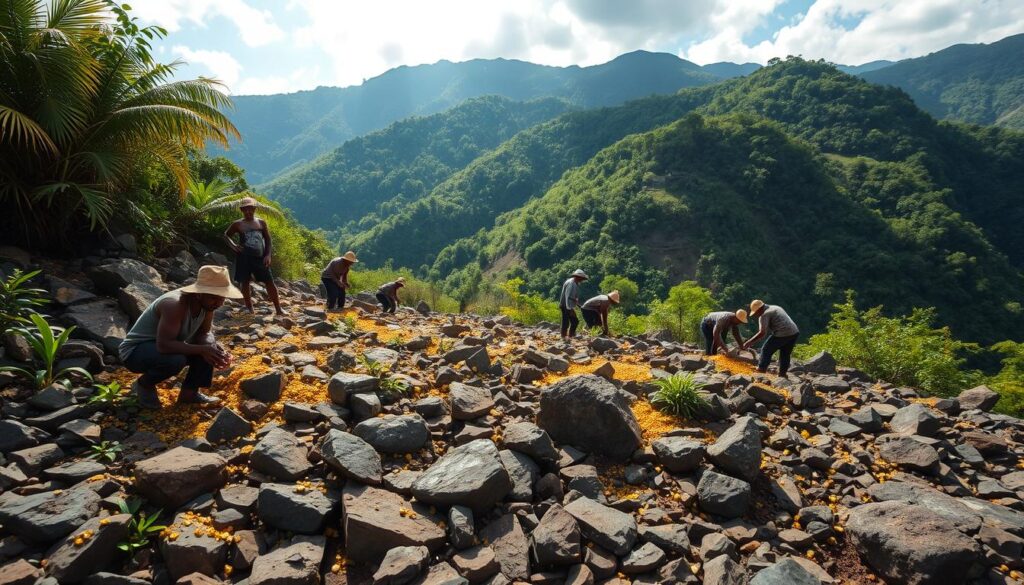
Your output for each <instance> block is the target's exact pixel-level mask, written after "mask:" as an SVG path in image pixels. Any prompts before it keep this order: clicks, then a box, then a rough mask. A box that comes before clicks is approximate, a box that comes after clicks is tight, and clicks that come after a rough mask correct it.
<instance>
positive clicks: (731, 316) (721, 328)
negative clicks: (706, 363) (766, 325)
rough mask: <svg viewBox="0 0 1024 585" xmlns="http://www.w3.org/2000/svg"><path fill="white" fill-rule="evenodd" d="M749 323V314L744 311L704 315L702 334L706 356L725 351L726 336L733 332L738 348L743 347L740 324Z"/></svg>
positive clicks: (701, 325) (701, 324) (717, 312)
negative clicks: (727, 333) (720, 350)
mask: <svg viewBox="0 0 1024 585" xmlns="http://www.w3.org/2000/svg"><path fill="white" fill-rule="evenodd" d="M746 322H747V312H746V311H745V310H743V309H740V310H739V311H736V312H735V313H733V312H732V311H715V312H714V313H708V314H707V315H704V318H703V319H701V322H700V332H701V333H702V334H703V335H704V354H705V355H715V354H716V353H718V350H719V349H722V350H725V349H727V348H726V347H725V334H726V332H728V331H732V336H733V338H734V339H735V340H736V343H737V347H743V336H742V335H740V328H739V325H740V323H744V324H745V323H746Z"/></svg>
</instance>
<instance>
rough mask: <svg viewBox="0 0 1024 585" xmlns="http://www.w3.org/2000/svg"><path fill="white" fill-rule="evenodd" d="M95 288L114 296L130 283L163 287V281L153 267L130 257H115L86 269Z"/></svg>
mask: <svg viewBox="0 0 1024 585" xmlns="http://www.w3.org/2000/svg"><path fill="white" fill-rule="evenodd" d="M86 275H88V276H89V278H90V279H92V282H93V284H94V285H96V290H98V291H100V292H101V293H103V294H106V295H110V296H114V295H116V294H117V291H118V290H120V289H122V288H124V287H126V286H128V285H129V284H132V283H143V284H147V285H150V286H155V287H157V288H161V289H162V288H164V287H165V285H164V281H163V279H162V278H160V273H159V272H157V271H156V269H155V268H153V267H152V266H149V265H147V264H143V263H142V262H139V261H138V260H134V259H132V258H117V259H115V260H111V261H109V262H105V263H103V264H100V265H99V266H93V267H92V268H89V269H88V270H86Z"/></svg>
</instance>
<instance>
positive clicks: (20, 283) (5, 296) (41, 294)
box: [0, 268, 47, 333]
mask: <svg viewBox="0 0 1024 585" xmlns="http://www.w3.org/2000/svg"><path fill="white" fill-rule="evenodd" d="M39 273H40V271H39V270H34V271H32V272H22V271H21V270H20V269H17V268H16V269H15V270H14V272H12V273H11V275H10V276H8V277H7V278H5V279H3V280H0V333H2V332H5V331H7V330H8V329H9V328H10V327H12V326H14V325H18V324H25V323H29V322H30V319H29V317H30V316H31V315H34V314H36V313H37V311H36V307H41V306H43V305H45V304H46V302H47V301H46V291H45V290H43V289H41V288H32V287H30V286H29V281H31V280H32V279H33V278H35V277H36V276H39Z"/></svg>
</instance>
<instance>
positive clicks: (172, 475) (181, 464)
mask: <svg viewBox="0 0 1024 585" xmlns="http://www.w3.org/2000/svg"><path fill="white" fill-rule="evenodd" d="M226 482H227V461H225V460H224V458H223V457H221V456H220V455H217V454H216V453H203V452H201V451H193V450H192V449H187V448H185V447H175V448H174V449H171V450H170V451H166V452H164V453H161V454H159V455H157V456H156V457H150V458H149V459H144V460H142V461H139V462H138V463H136V464H135V489H137V490H138V491H139V493H141V494H142V495H144V496H145V497H146V498H147V499H148V500H150V501H151V502H153V503H155V504H157V505H158V506H164V507H166V508H168V509H177V508H179V507H180V506H181V505H182V504H184V503H185V502H188V501H189V500H191V499H192V498H194V497H196V496H198V495H199V494H203V493H207V492H213V491H216V490H217V488H219V487H220V486H222V485H224V484H225V483H226Z"/></svg>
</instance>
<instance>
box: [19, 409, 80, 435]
mask: <svg viewBox="0 0 1024 585" xmlns="http://www.w3.org/2000/svg"><path fill="white" fill-rule="evenodd" d="M96 410H98V408H97V407H96V406H95V405H92V404H72V405H71V406H69V407H67V408H62V409H60V410H55V411H53V412H48V413H46V414H43V415H40V416H34V417H32V418H26V419H24V421H25V423H26V424H28V425H29V426H33V427H36V428H40V429H43V430H45V431H49V432H51V433H52V432H56V431H57V429H59V428H60V426H61V425H63V424H64V423H66V422H70V421H73V420H77V419H80V418H89V416H91V415H92V414H93V413H94V412H96Z"/></svg>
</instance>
